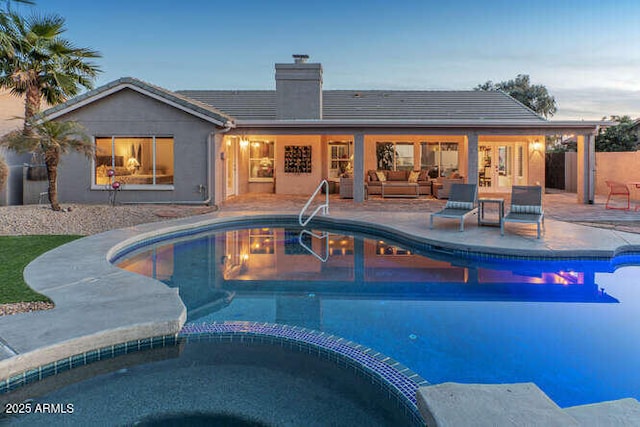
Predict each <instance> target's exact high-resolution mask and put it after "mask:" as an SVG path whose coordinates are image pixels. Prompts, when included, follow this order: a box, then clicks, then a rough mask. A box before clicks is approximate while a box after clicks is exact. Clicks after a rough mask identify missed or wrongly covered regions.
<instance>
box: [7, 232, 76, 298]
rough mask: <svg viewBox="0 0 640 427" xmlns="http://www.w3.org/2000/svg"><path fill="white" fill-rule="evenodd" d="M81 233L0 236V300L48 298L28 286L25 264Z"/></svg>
mask: <svg viewBox="0 0 640 427" xmlns="http://www.w3.org/2000/svg"><path fill="white" fill-rule="evenodd" d="M80 237H83V236H0V304H6V303H12V302H31V301H49V298H47V297H45V296H44V295H40V294H39V293H37V292H35V291H34V290H33V289H31V288H30V287H28V286H27V284H26V283H25V282H24V279H23V278H22V272H23V270H24V268H25V267H26V266H27V264H29V263H30V262H31V261H32V260H34V259H35V258H37V257H38V256H39V255H41V254H43V253H45V252H47V251H48V250H51V249H53V248H55V247H56V246H60V245H62V244H64V243H67V242H70V241H72V240H75V239H79V238H80Z"/></svg>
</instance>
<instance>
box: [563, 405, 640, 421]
mask: <svg viewBox="0 0 640 427" xmlns="http://www.w3.org/2000/svg"><path fill="white" fill-rule="evenodd" d="M564 412H566V413H567V414H569V415H571V416H572V417H573V418H575V419H576V420H578V422H579V423H580V425H584V426H598V427H605V426H625V427H626V426H629V427H635V426H640V402H638V401H637V400H636V399H620V400H612V401H609V402H602V403H594V404H591V405H581V406H572V407H570V408H565V409H564Z"/></svg>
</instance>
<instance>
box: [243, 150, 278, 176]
mask: <svg viewBox="0 0 640 427" xmlns="http://www.w3.org/2000/svg"><path fill="white" fill-rule="evenodd" d="M255 143H258V144H272V145H273V150H272V152H273V157H272V158H269V157H267V159H269V160H270V161H271V167H272V169H273V172H272V176H271V177H253V176H251V164H252V161H261V160H262V159H263V158H264V156H263V157H260V158H254V157H251V145H252V144H255ZM248 148H249V154H248V156H247V159H248V161H247V163H248V167H247V168H248V172H249V182H274V179H275V176H276V142H275V141H270V140H266V139H260V140H256V139H254V140H249V147H248Z"/></svg>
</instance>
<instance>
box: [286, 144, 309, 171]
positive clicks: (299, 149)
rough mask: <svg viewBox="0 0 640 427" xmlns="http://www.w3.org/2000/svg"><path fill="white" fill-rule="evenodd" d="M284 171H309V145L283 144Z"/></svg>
mask: <svg viewBox="0 0 640 427" xmlns="http://www.w3.org/2000/svg"><path fill="white" fill-rule="evenodd" d="M284 172H285V173H311V146H310V145H285V147H284Z"/></svg>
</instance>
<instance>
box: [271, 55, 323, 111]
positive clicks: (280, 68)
mask: <svg viewBox="0 0 640 427" xmlns="http://www.w3.org/2000/svg"><path fill="white" fill-rule="evenodd" d="M293 59H294V62H293V64H276V107H277V113H276V118H277V119H279V120H286V119H321V118H322V65H321V64H309V63H307V60H308V59H309V55H293Z"/></svg>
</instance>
